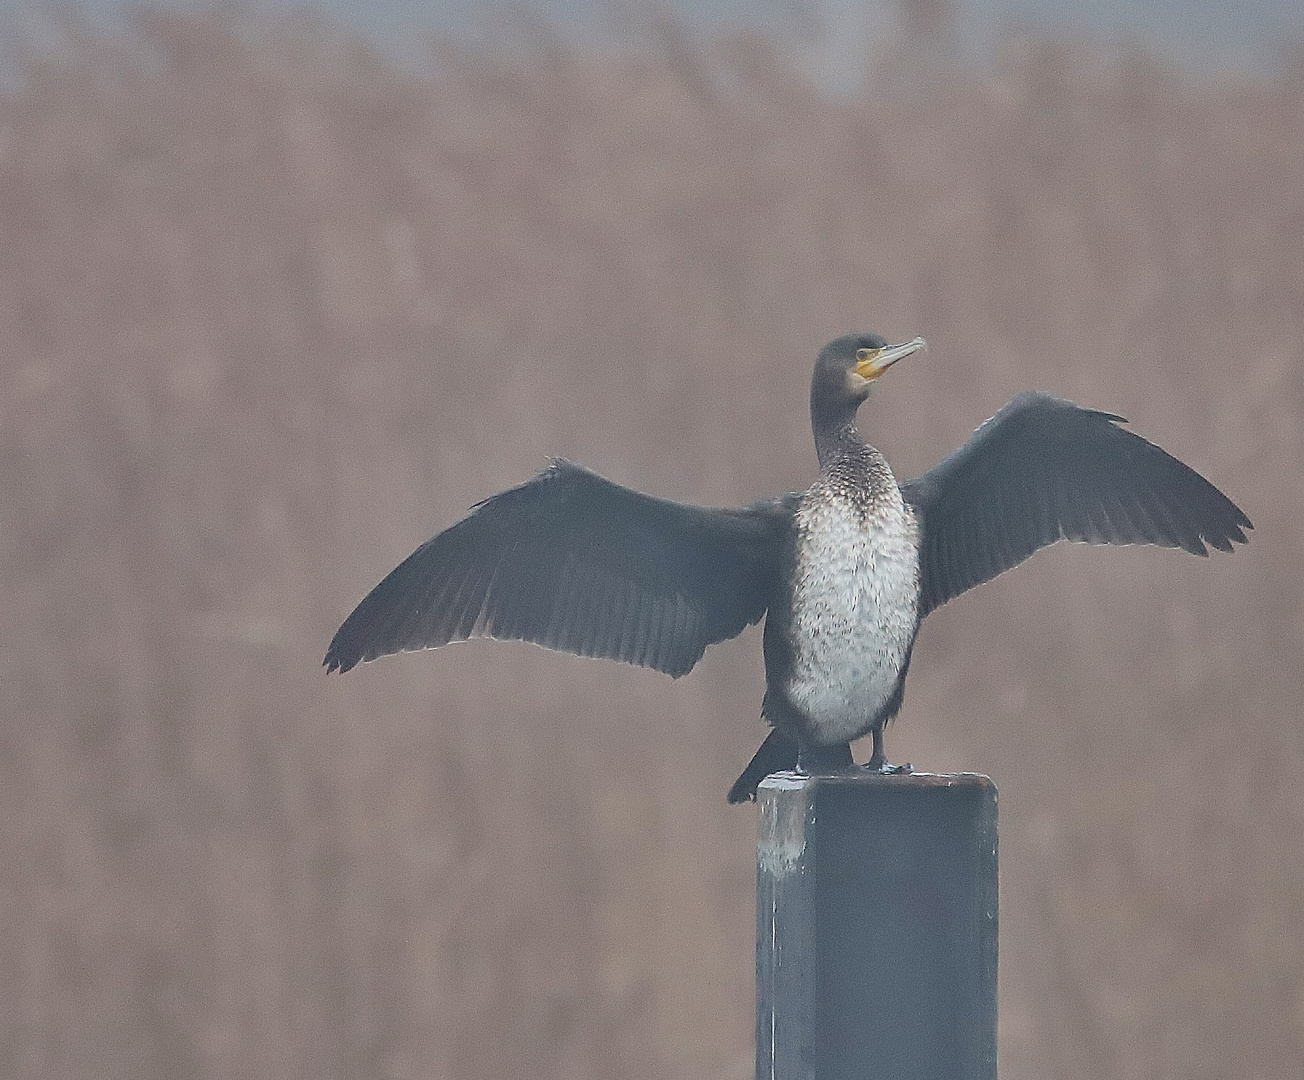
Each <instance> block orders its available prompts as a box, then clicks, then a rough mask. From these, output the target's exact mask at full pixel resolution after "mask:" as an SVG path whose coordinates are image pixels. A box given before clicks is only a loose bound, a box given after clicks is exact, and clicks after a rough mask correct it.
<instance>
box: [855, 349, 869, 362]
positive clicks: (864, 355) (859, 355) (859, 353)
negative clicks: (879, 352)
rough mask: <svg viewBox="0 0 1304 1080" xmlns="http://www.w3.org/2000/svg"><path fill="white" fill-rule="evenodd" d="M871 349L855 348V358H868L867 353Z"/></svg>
mask: <svg viewBox="0 0 1304 1080" xmlns="http://www.w3.org/2000/svg"><path fill="white" fill-rule="evenodd" d="M871 351H872V350H870V349H857V350H856V359H857V360H868V359H869V354H870V352H871Z"/></svg>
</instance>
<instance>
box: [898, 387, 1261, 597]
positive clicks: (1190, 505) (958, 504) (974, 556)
mask: <svg viewBox="0 0 1304 1080" xmlns="http://www.w3.org/2000/svg"><path fill="white" fill-rule="evenodd" d="M1124 423H1126V421H1125V420H1124V419H1123V418H1122V417H1121V416H1116V415H1114V414H1113V413H1105V412H1098V411H1096V410H1093V409H1083V408H1081V407H1079V406H1077V405H1074V404H1073V403H1072V402H1069V401H1063V400H1061V399H1059V398H1054V397H1051V396H1050V395H1049V394H1035V393H1028V394H1020V395H1019V396H1018V397H1016V398H1014V399H1013V400H1012V401H1010V402H1009V404H1007V405H1006V406H1005V407H1004V408H1002V409H1001V410H1000V412H998V413H997V414H996V415H995V416H993V417H992V418H991V419H990V420H988V421H987V422H986V423H984V424H983V425H982V426H981V427H979V428H978V430H977V431H975V432H974V434H973V436H972V437H971V438H970V439H969V441H968V442H966V443H965V444H964V445H963V446H961V447H960V448H959V449H958V450H956V451H955V452H954V453H953V454H951V455H950V456H948V457H947V458H945V459H944V460H943V461H942V462H940V463H939V464H938V465H937V466H936V467H934V468H932V469H930V470H929V471H928V472H926V473H924V475H923V476H920V477H917V478H916V479H914V480H908V481H906V482H905V483H903V484H902V485H901V491H902V494H903V495H904V496H905V498H906V501H907V502H909V503H910V504H911V506H912V507H913V508H914V510H915V513H916V515H917V516H918V518H919V521H920V532H921V548H920V572H921V575H922V595H921V597H920V609H921V614H922V615H927V614H928V612H930V611H932V610H933V609H934V608H936V607H939V606H940V605H942V604H944V603H946V602H947V601H948V600H951V599H953V598H954V597H956V596H959V595H960V594H961V593H962V592H965V591H966V590H968V589H971V588H973V587H974V586H975V585H978V584H981V583H982V582H984V581H987V580H989V579H991V578H993V577H995V576H996V575H997V574H1000V573H1003V572H1004V571H1006V570H1009V569H1011V568H1012V567H1014V566H1017V565H1018V564H1019V563H1021V562H1023V560H1024V559H1026V558H1028V556H1029V555H1031V554H1032V553H1033V552H1034V551H1036V550H1037V549H1038V548H1042V547H1045V546H1047V545H1048V544H1053V543H1055V542H1056V541H1057V540H1060V539H1068V540H1076V541H1083V542H1086V543H1107V544H1159V545H1161V546H1164V547H1180V548H1183V549H1185V550H1186V551H1189V552H1191V553H1192V554H1195V555H1207V554H1208V547H1214V548H1216V549H1218V550H1219V551H1231V550H1232V547H1233V545H1234V544H1243V543H1245V542H1246V536H1245V530H1247V529H1252V528H1253V525H1251V523H1250V519H1249V518H1248V517H1246V516H1245V514H1244V513H1243V512H1242V511H1241V509H1240V508H1239V507H1238V506H1237V505H1236V504H1235V503H1233V502H1232V501H1231V500H1230V499H1229V498H1227V496H1226V495H1224V494H1223V493H1222V492H1221V491H1219V490H1218V489H1217V488H1216V487H1214V486H1213V485H1212V484H1211V483H1209V481H1207V480H1206V479H1205V478H1204V477H1202V476H1201V475H1200V474H1199V473H1197V472H1196V471H1195V470H1194V469H1192V468H1190V467H1189V466H1187V465H1184V464H1183V463H1182V462H1180V461H1178V460H1177V459H1176V458H1175V457H1173V456H1172V455H1171V454H1168V453H1167V452H1165V451H1164V450H1162V449H1160V448H1159V447H1158V446H1156V445H1155V444H1154V443H1151V442H1148V441H1147V440H1145V439H1143V438H1142V437H1141V436H1140V435H1137V434H1135V433H1134V432H1131V431H1128V430H1127V429H1126V428H1123V427H1121V426H1120V425H1121V424H1124ZM1206 545H1208V547H1206Z"/></svg>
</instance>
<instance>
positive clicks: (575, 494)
mask: <svg viewBox="0 0 1304 1080" xmlns="http://www.w3.org/2000/svg"><path fill="white" fill-rule="evenodd" d="M794 506H795V496H785V497H784V498H780V499H769V500H765V501H763V502H760V503H756V504H753V505H752V506H747V507H743V508H741V509H738V510H721V509H711V508H707V507H697V506H686V505H683V504H681V503H675V502H671V501H669V500H666V499H656V498H653V497H651V496H649V495H642V494H640V493H638V492H636V491H633V490H631V489H629V488H626V487H622V486H621V485H619V484H614V483H612V482H611V481H609V480H604V479H603V478H602V477H600V476H598V475H597V474H596V473H593V472H590V471H589V470H587V469H584V468H582V467H580V466H578V465H574V464H572V463H571V462H568V461H561V460H558V461H554V462H553V463H552V464H551V465H550V466H549V467H548V468H546V469H544V470H543V471H542V472H541V473H539V474H538V475H537V476H535V477H534V478H533V479H531V480H528V481H526V482H525V483H524V484H521V485H519V486H517V487H514V488H510V489H509V490H507V491H504V492H502V493H500V494H498V495H495V496H493V497H492V498H489V499H486V500H485V501H484V502H482V503H479V504H477V505H476V506H475V507H474V508H472V510H471V512H470V513H469V514H468V515H467V516H466V517H465V518H463V519H462V520H461V521H459V522H457V523H456V524H455V525H453V526H451V527H450V528H448V529H445V530H444V531H443V532H441V533H439V534H438V535H437V536H435V537H433V538H431V539H430V540H428V541H426V543H424V544H422V545H421V546H420V547H419V548H417V550H416V551H414V552H413V553H412V554H411V555H410V556H408V558H407V559H405V560H404V561H403V562H402V563H400V564H399V565H398V566H397V567H396V568H395V569H394V570H393V571H391V572H390V574H389V575H388V576H387V577H386V578H385V579H384V580H383V581H382V582H381V583H380V584H379V585H377V586H376V587H375V588H374V589H373V590H372V591H371V592H370V593H369V594H368V595H367V596H366V598H364V599H363V601H362V602H361V603H360V604H359V605H358V606H357V608H355V609H354V611H353V613H352V614H351V615H349V617H348V618H347V619H345V620H344V623H343V625H341V627H340V628H339V630H338V631H337V632H336V634H335V637H334V639H333V640H332V641H331V644H330V648H329V649H328V651H327V653H326V659H325V661H324V663H325V665H326V667H327V669H328V670H331V671H335V670H339V671H348V670H349V669H350V668H352V667H354V666H355V665H356V664H358V663H360V662H362V661H366V660H374V659H375V658H377V657H379V656H386V655H388V654H390V653H396V652H404V651H408V650H412V649H429V648H437V647H438V646H441V645H446V644H448V643H449V642H452V641H461V640H465V639H467V638H471V637H492V638H499V639H519V640H524V641H533V642H536V643H537V644H540V645H546V646H548V647H549V648H553V649H558V650H561V651H564V652H572V653H578V654H580V655H583V656H600V657H606V658H609V659H614V660H624V661H627V662H629V663H632V664H640V665H643V666H646V667H652V668H656V669H658V670H660V671H665V672H668V673H669V674H671V675H676V676H678V675H682V674H684V673H685V672H687V671H689V670H690V669H691V668H692V667H693V666H694V665H695V664H696V663H697V661H698V660H699V659H700V658H701V656H702V653H703V651H704V650H705V649H706V647H707V646H708V645H710V644H712V643H713V642H717V641H723V640H724V639H725V638H729V637H733V636H734V635H736V634H738V633H739V632H740V631H742V629H743V628H744V627H745V626H747V625H749V624H751V623H754V622H757V621H758V620H759V619H760V618H761V617H762V616H763V615H764V614H765V611H766V609H767V607H768V606H769V603H770V599H771V597H772V596H774V595H775V587H776V585H777V581H778V576H779V558H780V552H781V551H782V549H783V544H784V538H785V537H786V536H787V534H788V530H789V529H790V528H791V519H792V511H793V507H794Z"/></svg>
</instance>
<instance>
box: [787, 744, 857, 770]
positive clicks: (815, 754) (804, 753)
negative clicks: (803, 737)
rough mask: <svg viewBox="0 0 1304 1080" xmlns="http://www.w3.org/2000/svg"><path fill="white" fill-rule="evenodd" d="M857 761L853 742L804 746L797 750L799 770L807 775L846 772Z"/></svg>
mask: <svg viewBox="0 0 1304 1080" xmlns="http://www.w3.org/2000/svg"><path fill="white" fill-rule="evenodd" d="M855 764H856V762H855V759H854V758H853V757H852V756H851V744H850V743H840V744H838V745H837V746H803V747H801V749H800V750H798V751H797V771H798V772H802V773H805V774H806V775H807V776H829V775H831V774H833V773H840V772H846V771H847V770H848V769H850V768H853V767H854V766H855Z"/></svg>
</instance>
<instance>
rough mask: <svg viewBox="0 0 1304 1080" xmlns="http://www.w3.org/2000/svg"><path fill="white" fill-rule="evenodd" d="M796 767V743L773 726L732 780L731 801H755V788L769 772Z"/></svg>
mask: <svg viewBox="0 0 1304 1080" xmlns="http://www.w3.org/2000/svg"><path fill="white" fill-rule="evenodd" d="M796 767H797V744H796V743H795V742H793V741H792V740H791V739H790V738H788V736H786V735H784V734H783V733H782V732H780V731H779V729H778V728H775V729H774V730H773V731H771V732H770V733H769V735H767V736H766V737H765V742H763V743H761V748H760V749H759V750H757V751H756V754H755V756H753V758H752V760H751V761H750V762H748V764H747V768H745V769H744V770H743V772H742V775H741V776H740V777H738V779H737V780H735V781H734V785H733V787H731V788H730V789H729V801H730V802H731V803H745V802H755V801H756V788H757V787H758V786H759V785H760V782H761V781H762V780H764V779H765V778H766V777H767V776H769V775H770V774H771V773H777V772H783V771H784V770H785V769H795V768H796Z"/></svg>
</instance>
